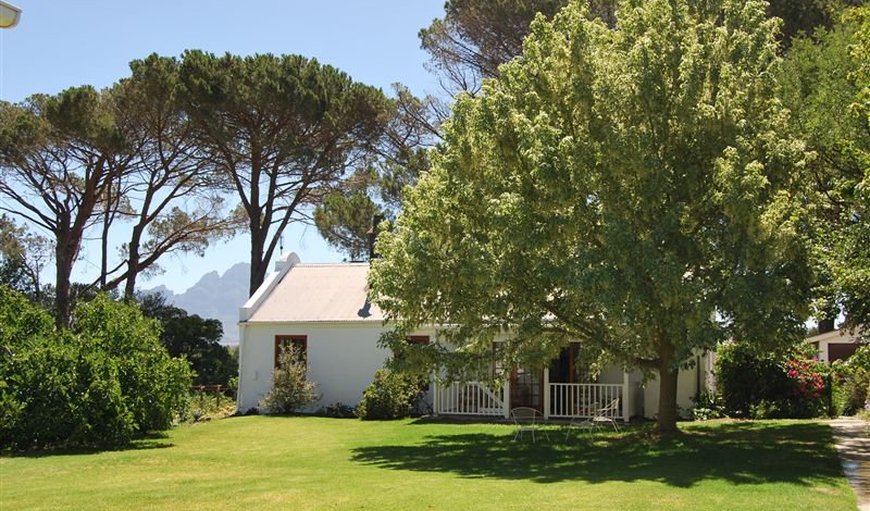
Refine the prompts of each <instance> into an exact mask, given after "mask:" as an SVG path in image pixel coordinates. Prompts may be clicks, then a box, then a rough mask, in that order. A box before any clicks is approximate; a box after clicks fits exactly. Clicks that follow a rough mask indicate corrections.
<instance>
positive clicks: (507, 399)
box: [502, 378, 511, 419]
mask: <svg viewBox="0 0 870 511" xmlns="http://www.w3.org/2000/svg"><path fill="white" fill-rule="evenodd" d="M503 394H504V403H503V404H502V408H504V410H503V412H504V413H503V415H504V418H505V419H510V418H511V380H510V378H508V379H507V380H505V382H504V392H503Z"/></svg>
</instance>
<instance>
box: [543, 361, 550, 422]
mask: <svg viewBox="0 0 870 511" xmlns="http://www.w3.org/2000/svg"><path fill="white" fill-rule="evenodd" d="M549 418H550V368H549V367H545V368H544V420H547V419H549Z"/></svg>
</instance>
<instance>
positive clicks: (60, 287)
mask: <svg viewBox="0 0 870 511" xmlns="http://www.w3.org/2000/svg"><path fill="white" fill-rule="evenodd" d="M70 245H71V242H70V240H69V239H68V236H63V235H61V236H58V237H57V245H56V246H55V249H54V260H55V270H56V271H55V284H54V286H55V295H54V321H55V324H56V325H57V326H58V327H59V328H66V327H68V326H69V318H70V275H71V274H72V267H73V261H74V260H75V257H76V250H75V248H73V247H71V246H70Z"/></svg>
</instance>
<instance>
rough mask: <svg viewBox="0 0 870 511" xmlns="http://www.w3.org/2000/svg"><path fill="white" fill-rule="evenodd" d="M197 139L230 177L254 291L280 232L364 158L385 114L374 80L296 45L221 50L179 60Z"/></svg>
mask: <svg viewBox="0 0 870 511" xmlns="http://www.w3.org/2000/svg"><path fill="white" fill-rule="evenodd" d="M179 72H180V75H179V76H180V81H181V84H182V86H183V87H184V91H185V92H184V98H185V104H184V111H185V112H186V113H187V115H189V116H190V118H191V119H192V121H193V123H194V124H195V127H196V129H195V137H196V140H197V144H198V145H199V147H200V148H201V149H202V150H203V151H204V153H205V157H206V158H207V160H208V161H209V162H210V164H211V165H213V166H214V167H215V168H216V169H218V171H219V172H221V173H222V174H223V175H224V176H225V177H226V182H228V183H229V188H230V190H231V191H232V193H234V194H235V195H237V196H238V199H239V201H240V204H239V207H238V209H237V214H238V215H239V218H241V219H243V222H244V224H245V225H246V226H247V228H248V231H249V233H250V235H251V280H250V292H251V293H253V292H254V291H255V290H256V289H257V288H258V287H259V286H260V284H261V283H262V282H263V279H264V278H265V275H266V271H267V269H268V263H269V261H270V260H271V259H272V255H273V254H274V252H275V250H276V248H277V247H278V243H279V241H280V238H281V234H282V232H283V231H284V228H285V227H286V226H287V225H288V224H289V223H290V222H299V221H308V220H309V219H310V214H311V208H312V207H313V206H315V205H317V204H319V203H320V202H321V200H322V199H323V198H324V197H325V196H326V195H327V194H328V193H329V192H330V191H332V190H334V189H335V188H337V187H338V186H339V184H340V183H341V182H342V181H343V180H344V179H345V178H347V177H348V176H349V175H350V174H351V171H352V170H353V169H355V168H356V167H357V165H359V164H362V163H363V162H364V160H365V156H366V155H367V152H368V150H369V148H370V147H371V146H373V145H374V144H375V143H376V142H377V141H378V139H379V137H380V134H381V133H382V131H383V129H384V124H385V123H386V122H387V117H388V115H387V114H388V107H389V102H388V101H387V99H386V98H385V97H384V95H383V93H382V92H381V91H380V90H378V89H375V88H373V87H368V86H366V85H363V84H360V83H356V82H354V81H353V80H351V78H350V77H349V76H348V75H346V74H345V73H342V72H341V71H339V70H337V69H335V68H333V67H331V66H327V65H321V64H320V63H318V62H317V61H316V60H314V59H308V58H305V57H302V56H299V55H282V56H275V55H252V56H248V57H238V56H234V55H229V54H227V55H224V56H220V57H219V56H215V55H212V54H209V53H204V52H201V51H187V52H185V53H184V54H183V55H182V58H181V61H180V63H179Z"/></svg>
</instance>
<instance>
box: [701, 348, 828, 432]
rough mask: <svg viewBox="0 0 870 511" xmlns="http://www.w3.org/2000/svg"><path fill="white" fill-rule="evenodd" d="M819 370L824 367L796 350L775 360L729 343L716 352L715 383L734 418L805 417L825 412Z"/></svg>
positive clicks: (825, 393) (822, 382)
mask: <svg viewBox="0 0 870 511" xmlns="http://www.w3.org/2000/svg"><path fill="white" fill-rule="evenodd" d="M823 372H824V366H823V364H821V363H819V362H817V361H814V360H811V359H809V358H807V357H806V355H805V354H804V353H802V352H800V350H799V349H795V350H793V351H792V352H789V353H786V354H784V355H779V356H777V355H774V354H766V353H759V352H758V351H756V350H754V349H752V347H750V346H749V345H748V344H745V343H738V342H728V343H724V344H723V345H722V346H720V348H719V350H718V351H717V359H716V380H717V383H718V391H719V393H720V395H721V396H722V403H723V405H724V410H725V412H726V413H727V414H729V415H733V416H738V417H755V418H784V417H792V418H808V417H816V416H819V415H824V414H826V413H828V408H829V406H828V403H829V402H830V398H829V396H830V392H829V391H828V392H826V384H825V377H824V375H823ZM828 389H830V386H828Z"/></svg>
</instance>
